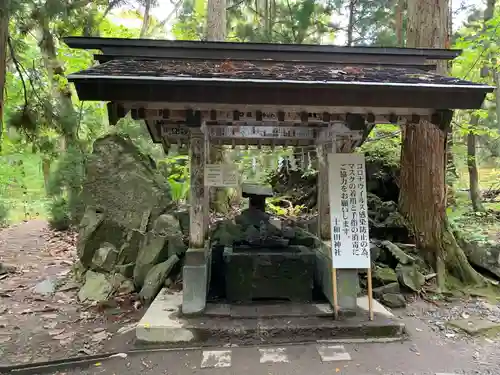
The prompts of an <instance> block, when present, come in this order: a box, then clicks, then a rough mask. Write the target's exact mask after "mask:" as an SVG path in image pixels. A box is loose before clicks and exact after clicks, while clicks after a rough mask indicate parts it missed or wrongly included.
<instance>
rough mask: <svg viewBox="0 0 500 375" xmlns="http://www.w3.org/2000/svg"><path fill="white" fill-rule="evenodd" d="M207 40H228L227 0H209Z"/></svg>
mask: <svg viewBox="0 0 500 375" xmlns="http://www.w3.org/2000/svg"><path fill="white" fill-rule="evenodd" d="M207 40H208V41H217V42H222V41H224V40H226V0H208V4H207Z"/></svg>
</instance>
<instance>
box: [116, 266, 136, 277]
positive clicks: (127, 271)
mask: <svg viewBox="0 0 500 375" xmlns="http://www.w3.org/2000/svg"><path fill="white" fill-rule="evenodd" d="M134 268H135V263H127V264H119V265H117V266H115V271H116V272H117V273H119V274H121V275H123V276H125V277H126V278H132V277H134Z"/></svg>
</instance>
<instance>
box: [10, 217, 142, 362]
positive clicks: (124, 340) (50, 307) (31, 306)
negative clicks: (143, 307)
mask: <svg viewBox="0 0 500 375" xmlns="http://www.w3.org/2000/svg"><path fill="white" fill-rule="evenodd" d="M75 240H76V238H75V235H74V234H68V233H57V232H53V231H51V230H49V228H48V227H47V224H46V222H44V221H41V220H34V221H29V222H26V223H22V224H19V225H15V226H12V227H10V228H7V229H4V230H2V231H0V262H2V263H4V264H9V265H14V266H15V267H16V271H15V272H14V273H6V274H3V275H0V365H9V364H19V363H29V362H35V361H46V360H49V359H59V358H65V357H69V356H75V355H85V354H87V355H90V354H96V353H101V352H108V351H125V350H127V348H130V347H131V346H132V345H133V343H132V341H133V338H134V336H135V335H134V331H133V325H134V323H136V322H137V321H138V320H139V318H140V317H141V316H142V314H143V311H140V310H136V306H137V304H136V306H134V301H133V299H132V298H133V297H132V298H131V297H127V298H117V299H116V300H114V301H112V302H111V303H110V304H109V305H108V306H83V305H81V304H79V303H78V301H77V297H76V294H77V286H76V284H75V283H73V282H72V281H71V277H70V272H71V266H72V264H73V262H74V259H75V256H76V254H75V246H74V245H75ZM43 281H45V283H44V284H42V285H38V288H36V287H37V284H39V283H40V282H43ZM47 287H48V288H49V290H46V288H47ZM51 288H54V289H55V293H53V294H52V293H50V289H51ZM47 292H49V293H47ZM119 330H120V331H119ZM124 331H125V332H124ZM127 331H128V332H127Z"/></svg>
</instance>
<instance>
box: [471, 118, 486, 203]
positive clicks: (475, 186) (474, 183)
mask: <svg viewBox="0 0 500 375" xmlns="http://www.w3.org/2000/svg"><path fill="white" fill-rule="evenodd" d="M478 120H479V118H478V117H477V116H472V118H471V121H470V122H471V126H473V127H477V124H478ZM467 168H468V169H469V191H470V199H471V201H472V209H473V210H474V211H476V212H477V211H481V212H484V207H483V204H482V203H481V192H480V191H479V173H478V171H477V163H476V136H475V134H474V132H473V131H469V133H468V134H467Z"/></svg>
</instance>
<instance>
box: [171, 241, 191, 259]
mask: <svg viewBox="0 0 500 375" xmlns="http://www.w3.org/2000/svg"><path fill="white" fill-rule="evenodd" d="M186 251H187V246H186V244H185V243H184V241H183V240H182V237H179V236H177V237H169V239H168V257H169V258H170V257H171V256H172V255H174V254H175V255H177V256H179V257H180V256H182V255H183V254H184V253H185V252H186Z"/></svg>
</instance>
